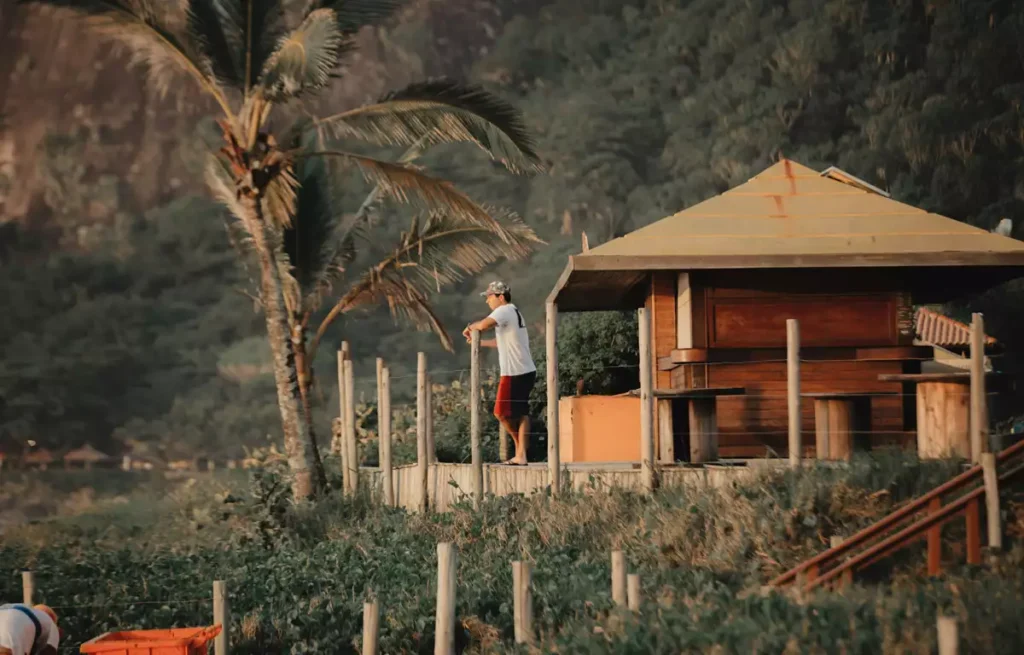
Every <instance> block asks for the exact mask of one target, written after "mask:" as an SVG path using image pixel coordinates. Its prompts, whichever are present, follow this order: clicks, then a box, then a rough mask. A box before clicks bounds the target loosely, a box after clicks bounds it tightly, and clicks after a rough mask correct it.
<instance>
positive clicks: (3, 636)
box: [0, 605, 60, 655]
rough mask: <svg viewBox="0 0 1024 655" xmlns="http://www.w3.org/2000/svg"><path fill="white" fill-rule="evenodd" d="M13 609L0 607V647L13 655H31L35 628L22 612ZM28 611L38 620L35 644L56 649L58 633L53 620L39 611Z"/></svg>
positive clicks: (12, 606) (4, 606)
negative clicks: (38, 633) (37, 633)
mask: <svg viewBox="0 0 1024 655" xmlns="http://www.w3.org/2000/svg"><path fill="white" fill-rule="evenodd" d="M13 608H14V605H0V646H4V647H5V648H10V649H11V651H12V652H13V653H14V655H31V654H32V643H33V640H34V639H35V636H36V627H35V626H34V625H33V624H32V620H31V619H30V618H28V617H27V616H25V613H24V612H22V611H21V610H16V609H13ZM29 609H30V611H31V612H32V614H34V615H35V617H36V618H37V619H39V627H40V632H41V634H40V635H39V640H38V641H36V642H35V643H38V644H40V645H44V644H45V645H49V646H53V647H54V648H57V642H58V641H59V640H60V632H59V631H58V630H57V626H56V625H54V623H53V620H52V619H51V618H50V617H49V615H47V614H45V613H43V612H40V611H39V610H36V609H32V608H29Z"/></svg>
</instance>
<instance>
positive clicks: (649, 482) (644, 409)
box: [637, 309, 654, 491]
mask: <svg viewBox="0 0 1024 655" xmlns="http://www.w3.org/2000/svg"><path fill="white" fill-rule="evenodd" d="M637 318H638V326H639V330H638V331H639V333H640V476H641V478H642V479H643V487H644V489H646V490H647V491H653V490H654V381H653V380H652V378H653V371H652V370H651V369H652V368H653V367H652V365H651V362H652V360H651V314H650V312H649V311H647V310H646V309H638V310H637Z"/></svg>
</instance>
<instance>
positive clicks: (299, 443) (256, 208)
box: [244, 196, 316, 500]
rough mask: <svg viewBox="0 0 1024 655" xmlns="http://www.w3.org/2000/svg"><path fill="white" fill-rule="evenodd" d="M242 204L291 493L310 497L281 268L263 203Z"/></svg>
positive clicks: (308, 456) (309, 462) (310, 461)
mask: <svg viewBox="0 0 1024 655" xmlns="http://www.w3.org/2000/svg"><path fill="white" fill-rule="evenodd" d="M244 202H245V204H246V205H247V206H248V209H249V211H250V215H251V216H252V217H253V219H254V225H253V229H252V236H253V242H254V245H255V250H256V253H257V255H258V257H259V262H260V290H261V295H262V296H263V315H264V317H265V318H266V321H267V337H268V338H269V340H270V351H271V353H272V355H273V360H274V381H275V382H276V383H277V405H278V408H279V409H280V411H281V428H282V430H283V432H284V447H285V452H286V453H287V455H288V468H289V469H291V473H292V496H293V497H294V498H295V499H296V500H304V499H307V498H311V497H312V496H313V495H314V494H315V491H316V489H315V487H314V484H313V471H314V470H315V468H316V465H315V463H314V452H315V446H314V445H313V443H312V441H311V437H310V433H309V429H308V428H307V425H306V421H305V420H303V416H302V398H301V394H300V392H299V384H298V379H297V375H296V368H295V351H294V349H293V348H292V340H291V334H290V330H289V327H288V311H287V308H286V306H285V301H284V290H283V288H282V283H281V272H280V271H279V270H278V268H277V262H276V259H275V256H274V253H273V252H271V249H270V245H269V243H268V240H267V235H266V233H265V232H264V230H265V229H266V227H265V224H264V221H263V207H262V206H261V203H260V201H259V199H258V198H253V197H250V196H246V197H245V198H244Z"/></svg>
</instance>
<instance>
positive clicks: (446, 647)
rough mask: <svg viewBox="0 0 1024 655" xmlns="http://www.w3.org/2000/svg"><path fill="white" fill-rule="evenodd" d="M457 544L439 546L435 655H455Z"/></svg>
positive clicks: (444, 543) (448, 543) (440, 544)
mask: <svg viewBox="0 0 1024 655" xmlns="http://www.w3.org/2000/svg"><path fill="white" fill-rule="evenodd" d="M457 566H458V554H457V551H456V550H455V544H453V543H451V542H443V543H439V544H437V614H436V616H435V619H434V655H455V582H456V580H457V579H458V569H457Z"/></svg>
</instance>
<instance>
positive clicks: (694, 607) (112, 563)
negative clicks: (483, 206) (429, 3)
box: [0, 456, 1024, 654]
mask: <svg viewBox="0 0 1024 655" xmlns="http://www.w3.org/2000/svg"><path fill="white" fill-rule="evenodd" d="M950 473H951V467H950V466H949V465H948V464H946V463H942V462H931V463H927V464H920V463H918V462H916V461H913V460H910V459H907V458H902V457H891V456H877V457H875V458H873V459H866V458H865V459H858V460H856V461H855V462H854V463H853V465H852V466H851V467H850V468H849V469H845V470H844V469H836V468H825V467H821V468H815V469H809V470H807V471H803V472H799V473H793V472H788V471H786V472H783V471H778V472H766V473H765V474H763V477H761V478H759V479H757V480H755V481H752V482H748V483H741V484H740V485H739V486H737V487H735V488H725V489H722V490H718V491H715V490H711V489H692V490H688V491H676V492H662V493H659V494H658V495H656V496H655V497H653V498H646V497H643V496H638V495H634V494H630V493H619V492H616V493H611V494H607V493H605V492H599V493H596V494H595V493H591V492H590V491H589V490H584V492H583V493H581V494H579V495H570V496H568V497H566V498H564V499H560V500H557V501H554V500H551V499H550V498H547V497H545V496H544V495H543V494H541V495H539V496H536V497H534V498H530V499H525V498H522V497H508V498H503V499H489V500H488V501H487V502H486V503H485V506H484V507H483V509H482V511H480V512H474V511H473V510H472V509H471V508H469V507H464V506H463V507H457V508H456V509H455V510H454V511H453V512H452V513H450V514H446V515H428V516H409V515H406V514H405V513H404V512H402V511H389V510H384V509H382V508H380V507H379V506H377V505H375V504H374V503H372V502H370V501H369V499H367V498H365V497H361V498H358V499H356V500H351V501H343V500H339V499H337V498H335V499H332V500H329V501H325V502H322V503H321V504H319V505H318V506H317V507H316V508H315V509H314V508H310V507H298V508H296V507H293V506H292V505H291V503H290V501H289V499H288V490H287V486H286V485H282V484H280V482H281V480H280V479H279V478H278V477H277V476H276V474H275V473H274V470H273V469H271V470H268V471H261V472H259V474H258V475H257V476H256V477H254V479H253V480H252V484H251V488H250V490H249V492H248V493H246V492H245V491H244V490H242V489H240V488H238V487H237V486H236V483H231V484H228V483H226V482H223V481H218V480H216V479H213V478H209V477H207V478H205V479H202V478H200V479H199V480H198V481H193V482H192V483H190V484H188V485H185V486H184V487H182V488H180V489H178V490H177V491H175V492H172V493H170V494H167V493H164V494H162V495H161V494H159V493H152V492H150V493H140V494H137V495H135V496H132V497H131V502H128V503H122V504H117V505H110V504H108V505H106V506H104V505H100V506H98V507H96V508H95V509H94V510H93V511H92V512H90V513H86V514H81V515H79V516H77V517H73V518H66V519H62V520H59V521H55V522H51V523H49V524H42V525H37V526H26V527H24V528H22V529H20V530H17V531H11V532H8V533H7V534H5V538H4V541H3V545H2V546H0V572H3V575H0V597H4V598H9V597H16V596H17V595H18V594H19V593H20V592H19V589H18V585H19V584H20V577H19V576H18V575H17V570H18V569H19V568H21V567H25V566H30V567H31V568H33V569H34V570H35V571H36V584H37V594H38V596H39V598H40V599H41V600H42V601H44V602H47V603H49V604H51V605H54V606H57V607H58V608H61V609H59V610H58V611H60V613H61V615H62V617H63V618H62V625H63V626H64V628H65V630H66V631H68V632H69V635H70V639H69V641H70V643H72V644H77V643H79V642H81V641H83V640H85V639H87V638H90V637H93V636H95V635H97V634H99V633H101V632H102V631H104V630H107V629H110V628H114V627H140V628H144V627H166V626H168V625H208V624H209V623H210V620H211V619H210V616H211V614H210V613H211V608H210V603H209V601H208V599H209V596H210V587H211V581H212V580H214V579H224V580H226V581H227V584H228V587H229V590H230V593H231V607H232V621H233V623H232V641H233V643H234V647H233V652H237V653H268V652H275V653H279V652H283V653H289V652H290V653H295V654H299V653H314V652H330V653H352V652H358V651H357V650H356V649H355V648H356V644H357V643H358V638H359V637H358V635H359V633H360V630H361V625H362V623H361V611H362V603H363V601H364V600H365V599H366V598H367V597H368V595H369V594H371V593H373V594H376V596H377V597H378V598H379V599H380V605H381V613H382V615H381V648H382V650H383V651H384V652H391V653H429V652H432V649H433V631H434V618H433V617H434V599H435V593H436V557H437V556H436V544H437V543H438V542H439V541H447V540H451V541H454V542H455V543H456V544H457V546H458V548H459V577H458V605H457V616H458V617H459V619H460V621H461V622H462V624H463V625H464V627H465V631H464V633H463V634H461V635H460V640H462V641H463V643H464V644H466V645H468V646H470V650H469V651H468V652H488V653H492V652H522V651H516V650H515V648H514V647H513V640H512V637H513V634H512V597H511V587H512V579H511V566H509V562H510V561H511V560H514V559H519V558H522V557H525V558H527V559H529V560H530V561H532V562H533V563H534V567H535V568H534V574H533V576H534V577H533V580H534V586H533V594H534V617H535V625H536V627H537V629H538V633H539V635H540V639H541V646H542V647H543V648H545V649H547V648H548V647H553V646H557V647H558V648H559V652H572V653H586V652H593V653H597V652H602V653H604V652H616V653H678V652H681V651H682V652H708V649H710V648H712V647H714V645H716V644H717V645H718V646H719V648H721V649H724V650H723V651H722V652H783V651H785V652H801V653H806V652H821V653H825V652H837V651H840V650H845V652H850V653H879V652H893V653H895V652H900V653H905V652H914V653H917V652H920V653H926V652H934V644H935V614H936V612H938V611H943V612H946V613H950V614H953V615H955V616H957V617H958V618H959V619H961V620H960V630H961V633H960V634H961V639H962V641H961V652H964V653H1013V652H1016V651H1015V649H1017V648H1018V647H1019V643H1020V640H1021V639H1022V638H1024V633H1022V632H1021V626H1020V622H1019V607H1020V603H1021V602H1022V601H1024V577H1022V576H1021V570H1022V569H1021V564H1022V563H1024V559H1022V558H1024V551H1022V550H1021V546H1020V544H1019V543H1017V541H1016V539H1017V538H1018V536H1019V529H1020V528H1021V527H1024V526H1022V524H1021V523H1020V520H1021V519H1020V516H1019V515H1018V514H1015V513H1014V512H1015V510H1014V509H1013V506H1012V505H1011V507H1010V509H1011V512H1010V521H1009V522H1008V524H1007V525H1008V528H1007V529H1008V534H1009V535H1011V542H1010V544H1009V545H1010V550H1009V552H1008V553H1007V554H1006V555H1005V556H1004V557H1003V558H1002V560H1001V563H1000V564H999V566H998V567H997V568H996V569H987V568H984V569H969V568H967V569H965V568H961V567H960V566H959V564H957V562H962V557H963V555H962V553H956V552H950V553H949V554H948V557H949V564H950V565H951V569H952V571H953V576H952V577H948V578H945V579H936V580H931V581H929V580H927V579H926V578H925V575H924V573H925V571H924V568H925V567H924V552H923V548H922V547H920V546H918V547H915V548H914V549H912V550H911V551H909V552H908V553H906V554H905V555H904V556H902V557H897V558H896V559H895V560H894V561H889V562H886V563H884V564H881V565H879V566H878V567H876V570H875V571H874V573H873V574H872V573H870V572H869V575H868V576H867V577H866V578H860V580H861V581H866V582H868V584H866V585H861V584H858V585H857V586H855V587H854V588H852V589H850V590H847V591H846V592H843V593H842V594H833V593H818V594H814V595H812V596H811V597H810V598H809V599H808V600H807V601H806V602H805V603H801V602H799V601H798V600H797V599H796V598H794V597H792V596H790V595H789V594H788V593H771V594H761V593H760V591H759V588H760V585H762V584H764V582H765V581H767V580H768V579H769V578H770V577H771V576H773V575H774V574H776V573H778V572H779V571H781V570H783V569H784V568H786V567H788V566H790V565H792V564H793V563H795V562H797V561H799V560H800V559H801V558H804V557H807V556H808V555H809V554H812V553H815V552H818V551H819V550H820V549H821V547H822V544H823V543H827V542H828V538H829V536H831V535H833V534H851V533H852V532H853V531H854V530H856V529H858V528H859V527H862V526H864V525H866V524H867V523H869V522H870V521H872V520H874V519H876V518H877V517H879V516H880V515H882V514H884V513H885V512H887V511H889V510H890V509H891V508H892V507H893V506H894V505H896V504H898V503H900V502H902V501H904V500H905V499H907V498H908V497H911V496H913V495H916V494H919V493H921V492H922V491H923V490H925V489H927V488H930V487H932V486H933V485H935V484H936V483H938V482H939V481H941V480H943V479H945V478H946V477H947V476H948V475H949V474H950ZM1015 516H1016V517H1017V518H1014V517H1015ZM946 529H947V531H948V534H951V535H952V534H955V533H956V532H957V531H959V530H960V529H961V528H959V527H958V526H956V525H951V526H949V527H947V528H946ZM1014 535H1016V536H1014ZM613 548H621V549H622V550H623V551H624V552H625V554H626V557H627V562H628V566H629V570H630V571H631V572H637V573H639V574H640V579H641V583H642V590H643V598H644V605H643V608H642V612H643V614H642V619H641V620H639V621H633V620H631V619H626V624H625V629H624V630H621V631H619V630H616V628H615V627H614V625H613V622H612V621H610V620H609V612H610V610H611V607H612V603H611V598H610V585H609V551H610V550H611V549H613ZM893 565H895V566H896V567H897V569H896V570H897V571H898V575H896V576H895V577H894V578H893V580H894V584H893V586H892V587H891V588H890V587H888V586H875V585H873V584H870V582H871V581H872V580H873V579H874V578H875V577H876V576H878V575H879V574H881V575H886V574H888V573H889V572H890V570H891V567H892V566H893ZM997 580H998V583H996V581H997ZM595 628H601V631H596V630H595Z"/></svg>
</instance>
